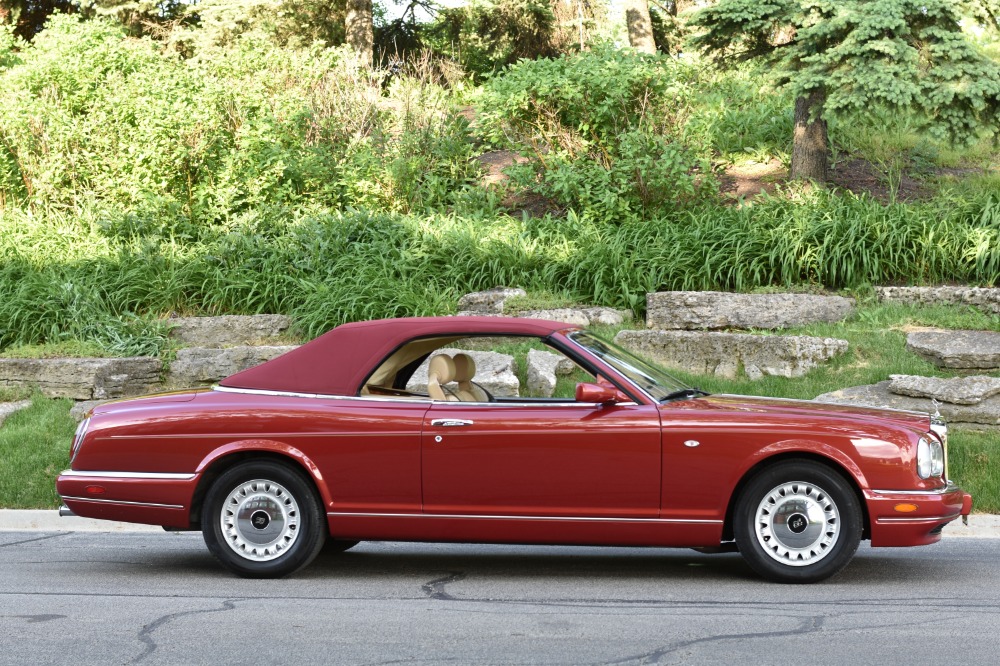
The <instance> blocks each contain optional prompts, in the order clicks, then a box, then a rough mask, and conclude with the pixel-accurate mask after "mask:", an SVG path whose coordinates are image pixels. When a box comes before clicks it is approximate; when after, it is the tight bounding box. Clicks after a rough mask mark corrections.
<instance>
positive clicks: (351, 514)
mask: <svg viewBox="0 0 1000 666" xmlns="http://www.w3.org/2000/svg"><path fill="white" fill-rule="evenodd" d="M326 515H327V516H328V517H331V516H333V517H336V516H347V517H350V518H475V519H477V520H480V519H486V520H549V521H568V522H585V523H590V522H595V523H612V522H616V523H666V524H670V523H683V524H698V525H702V524H704V525H714V524H721V523H722V521H721V520H693V519H692V520H688V519H682V518H588V517H573V516H496V515H477V514H462V513H355V512H350V511H327V513H326Z"/></svg>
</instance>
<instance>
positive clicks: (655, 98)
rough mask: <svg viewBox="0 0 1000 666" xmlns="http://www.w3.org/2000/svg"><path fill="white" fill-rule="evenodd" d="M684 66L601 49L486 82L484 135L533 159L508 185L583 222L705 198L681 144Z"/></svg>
mask: <svg viewBox="0 0 1000 666" xmlns="http://www.w3.org/2000/svg"><path fill="white" fill-rule="evenodd" d="M694 76H695V72H694V71H693V70H692V68H691V67H690V66H689V65H686V64H684V63H680V62H677V61H675V60H673V59H670V58H665V57H662V56H645V55H641V54H635V53H631V52H623V51H618V50H615V49H613V48H611V47H608V46H604V47H601V48H597V49H595V50H593V51H591V52H585V53H579V54H574V55H569V56H563V57H560V58H556V59H551V60H536V61H522V62H520V63H518V64H517V65H515V66H513V67H511V68H510V69H509V70H507V71H506V72H505V73H504V74H503V75H502V76H498V77H495V78H493V79H492V80H490V81H489V83H488V84H487V86H486V90H485V92H484V94H483V98H482V100H481V107H482V109H483V112H482V113H481V115H480V124H481V127H482V132H483V135H484V136H485V137H486V138H487V139H488V140H489V141H490V142H492V143H493V144H494V145H499V146H506V147H513V148H515V149H519V150H521V152H522V154H524V155H526V156H528V157H529V158H530V162H529V163H528V164H527V165H526V166H523V167H520V168H516V169H513V170H511V172H510V173H511V176H512V178H513V180H514V182H515V183H516V184H518V185H520V186H522V187H528V188H531V189H534V190H536V191H538V192H540V193H541V194H543V195H545V196H547V197H550V198H552V199H553V200H555V201H557V202H559V203H560V204H562V205H563V206H565V207H567V208H572V209H573V210H576V211H578V212H581V213H584V214H587V215H589V216H592V217H595V218H600V219H605V220H616V219H617V220H620V219H623V218H624V217H627V216H629V215H631V214H636V213H646V214H649V213H651V212H655V211H658V210H664V209H666V208H670V207H673V206H677V205H679V204H683V203H685V202H689V201H691V200H694V199H696V198H697V197H698V196H699V195H701V194H703V193H705V192H707V191H710V190H711V187H712V184H713V182H712V178H711V175H710V172H709V169H708V164H707V162H705V161H704V160H700V159H698V158H697V157H696V156H695V155H694V153H692V152H691V151H690V150H689V149H688V148H687V147H686V146H685V145H684V144H682V143H681V142H680V141H679V140H678V129H679V127H680V126H681V125H682V123H683V119H684V116H685V114H686V112H687V111H688V108H689V105H690V101H691V89H690V86H689V83H690V81H691V80H692V78H693V77H694Z"/></svg>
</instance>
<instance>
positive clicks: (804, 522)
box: [733, 461, 862, 583]
mask: <svg viewBox="0 0 1000 666" xmlns="http://www.w3.org/2000/svg"><path fill="white" fill-rule="evenodd" d="M733 532H734V536H735V538H736V544H737V545H738V546H739V549H740V553H742V555H743V558H744V559H745V560H746V562H747V564H749V565H750V568H751V569H753V570H754V571H756V572H757V573H758V574H760V575H761V576H763V577H764V578H767V579H769V580H772V581H775V582H779V583H814V582H816V581H820V580H823V579H825V578H829V577H830V576H832V575H834V574H835V573H837V572H839V571H840V570H841V569H843V568H844V567H845V566H847V563H848V562H850V561H851V558H852V557H854V553H855V552H856V551H857V549H858V544H859V543H860V542H861V532H862V512H861V505H860V503H859V501H858V497H857V495H856V494H855V492H854V490H853V489H852V488H851V486H850V484H849V483H848V482H847V481H846V480H845V479H844V478H843V477H842V476H841V475H840V474H838V473H837V472H836V471H834V470H832V469H831V468H829V467H827V466H826V465H822V464H819V463H814V462H809V461H794V462H785V463H778V464H776V465H774V466H772V467H768V468H766V469H764V470H762V471H761V472H760V473H758V474H757V475H756V476H755V477H753V479H751V480H750V482H749V483H748V484H747V486H746V488H744V490H743V492H742V493H741V494H740V497H739V500H738V503H737V505H736V512H735V515H734V524H733Z"/></svg>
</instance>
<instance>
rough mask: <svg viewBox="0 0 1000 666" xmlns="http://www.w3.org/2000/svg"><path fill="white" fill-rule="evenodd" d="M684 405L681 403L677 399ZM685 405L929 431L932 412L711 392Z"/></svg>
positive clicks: (695, 407) (696, 407)
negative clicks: (889, 425)
mask: <svg viewBox="0 0 1000 666" xmlns="http://www.w3.org/2000/svg"><path fill="white" fill-rule="evenodd" d="M668 404H669V403H668ZM673 404H675V405H677V406H682V405H681V404H680V403H673ZM683 406H684V407H688V406H690V408H694V409H706V408H707V409H717V410H721V411H727V412H741V413H747V414H751V413H757V414H767V415H774V416H781V415H788V416H792V417H800V418H801V417H806V418H814V419H817V420H828V419H835V420H849V421H854V422H857V421H859V420H862V421H868V422H878V423H882V424H892V425H896V426H902V427H904V428H910V429H913V430H918V431H920V432H927V430H928V429H929V428H930V423H931V421H930V415H929V414H925V413H923V412H907V411H902V410H897V409H877V408H874V407H859V406H855V405H835V404H830V403H826V402H813V401H812V400H787V399H784V398H763V397H757V396H744V395H710V396H705V397H703V398H697V399H695V400H689V401H687V402H686V403H685V404H684V405H683Z"/></svg>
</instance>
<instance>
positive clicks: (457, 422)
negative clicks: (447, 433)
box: [431, 419, 473, 428]
mask: <svg viewBox="0 0 1000 666" xmlns="http://www.w3.org/2000/svg"><path fill="white" fill-rule="evenodd" d="M472 424H473V421H472V420H470V419H431V425H432V426H440V427H442V428H461V427H462V426H470V425H472Z"/></svg>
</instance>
